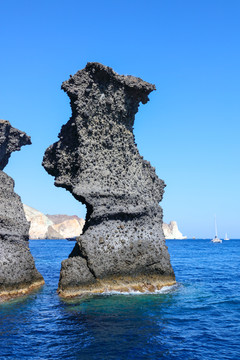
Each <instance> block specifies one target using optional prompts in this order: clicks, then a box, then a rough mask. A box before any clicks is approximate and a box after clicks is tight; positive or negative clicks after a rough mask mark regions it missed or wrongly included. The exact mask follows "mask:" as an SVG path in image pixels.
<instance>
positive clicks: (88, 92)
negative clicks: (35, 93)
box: [43, 63, 175, 296]
mask: <svg viewBox="0 0 240 360" xmlns="http://www.w3.org/2000/svg"><path fill="white" fill-rule="evenodd" d="M62 89H63V90H64V91H65V92H66V93H67V94H68V96H69V98H70V102H71V107H72V117H71V118H70V120H69V121H68V123H67V124H66V125H64V126H63V127H62V129H61V132H60V134H59V141H58V142H56V143H55V144H53V145H51V146H50V147H49V148H48V149H47V150H46V152H45V156H44V159H43V166H44V168H45V169H46V171H47V172H48V173H49V174H50V175H52V176H54V177H55V185H56V186H60V187H63V188H65V189H67V190H68V191H70V192H71V193H72V195H73V196H74V197H75V198H76V199H77V200H78V201H81V202H82V203H83V204H85V205H86V207H87V216H86V223H85V226H84V229H83V234H82V235H81V236H80V237H79V239H78V242H77V244H76V246H75V248H74V249H73V251H72V253H71V254H70V257H69V259H67V260H65V261H63V262H62V269H61V274H60V281H59V293H60V294H61V295H62V296H74V295H78V294H83V293H89V292H104V291H107V290H120V291H126V290H132V289H135V290H140V291H148V290H151V291H154V290H155V289H159V288H161V287H162V286H163V285H170V284H173V283H175V277H174V272H173V269H172V267H171V264H170V259H169V254H168V250H167V247H166V246H165V239H164V235H163V231H162V209H161V207H160V206H159V202H160V201H161V200H162V196H163V192H164V186H165V184H164V182H163V181H162V180H160V179H159V178H158V177H157V175H156V172H155V169H154V168H153V167H152V166H151V165H150V163H149V162H148V161H146V160H144V159H143V157H142V156H140V154H139V152H138V149H137V146H136V144H135V141H134V135H133V124H134V119H135V114H136V113H137V111H138V107H139V103H140V102H142V103H143V104H145V103H147V102H148V100H149V99H148V95H149V93H150V92H151V91H153V90H155V86H154V85H152V84H149V83H147V82H145V81H143V80H141V79H140V78H135V77H133V76H123V75H118V74H117V73H115V72H114V71H113V70H112V69H111V68H109V67H106V66H103V65H101V64H99V63H88V64H87V66H86V68H85V69H83V70H81V71H78V72H77V73H76V74H75V75H74V76H71V77H70V79H69V80H68V81H65V82H64V83H63V84H62Z"/></svg>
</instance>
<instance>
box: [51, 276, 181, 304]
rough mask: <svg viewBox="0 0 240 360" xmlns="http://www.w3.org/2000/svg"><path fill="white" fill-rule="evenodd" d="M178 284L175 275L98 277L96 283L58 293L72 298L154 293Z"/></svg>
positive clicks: (59, 290) (61, 290)
mask: <svg viewBox="0 0 240 360" xmlns="http://www.w3.org/2000/svg"><path fill="white" fill-rule="evenodd" d="M174 284H176V280H175V277H174V276H164V275H162V276H157V275H152V276H145V275H137V276H135V277H130V276H126V277H122V276H120V277H112V278H108V279H96V282H95V283H94V284H88V285H87V284H86V285H82V286H78V287H69V288H64V290H63V289H61V288H59V289H58V294H59V295H60V296H61V297H63V298H72V297H75V296H84V295H92V294H102V293H108V292H114V291H116V292H119V293H126V292H129V293H131V292H134V291H136V292H141V293H149V292H151V293H154V292H156V291H158V290H161V289H162V288H163V287H164V286H172V285H174Z"/></svg>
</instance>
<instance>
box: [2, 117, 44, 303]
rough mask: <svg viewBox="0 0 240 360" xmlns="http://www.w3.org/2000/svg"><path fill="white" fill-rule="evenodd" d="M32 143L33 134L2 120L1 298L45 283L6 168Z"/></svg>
mask: <svg viewBox="0 0 240 360" xmlns="http://www.w3.org/2000/svg"><path fill="white" fill-rule="evenodd" d="M27 144H31V140H30V137H28V136H27V135H26V134H25V133H23V132H21V131H19V130H17V129H14V128H13V127H12V126H11V125H10V123H9V122H8V121H3V120H1V121H0V168H1V170H0V299H3V298H9V297H12V296H16V295H19V294H24V293H26V292H28V291H29V290H31V289H32V288H35V287H37V286H39V285H41V284H43V283H44V281H43V278H42V276H41V274H40V273H39V272H38V271H37V269H36V268H35V264H34V260H33V257H32V255H31V253H30V250H29V247H28V231H29V223H28V222H27V220H26V217H25V214H24V210H23V204H22V202H21V198H20V197H19V196H18V195H17V194H16V193H15V192H14V181H13V179H12V178H11V177H10V176H8V175H7V174H6V173H5V172H3V171H2V169H3V168H4V166H5V165H6V164H7V162H8V159H9V157H10V155H11V152H12V151H16V150H20V147H21V146H23V145H27Z"/></svg>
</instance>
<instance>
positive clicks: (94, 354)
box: [0, 240, 240, 360]
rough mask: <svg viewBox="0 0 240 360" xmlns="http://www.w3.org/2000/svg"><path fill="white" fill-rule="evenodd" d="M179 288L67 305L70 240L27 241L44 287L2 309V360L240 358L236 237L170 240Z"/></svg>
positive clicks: (239, 248)
mask: <svg viewBox="0 0 240 360" xmlns="http://www.w3.org/2000/svg"><path fill="white" fill-rule="evenodd" d="M167 245H168V248H169V252H170V255H171V262H172V265H173V267H174V271H175V274H176V278H177V281H178V285H177V286H174V287H172V288H170V289H167V290H165V291H164V292H163V293H161V294H157V295H149V294H148V295H111V296H110V295H105V296H94V297H92V298H88V299H85V300H79V299H78V300H74V301H70V302H66V301H63V300H61V299H60V298H59V297H58V295H57V294H56V288H57V283H58V277H59V271H60V263H61V260H63V259H64V258H66V257H67V256H68V254H69V253H70V251H71V249H72V247H73V243H72V242H68V241H65V240H47V241H46V240H38V241H30V247H31V251H32V253H33V255H34V257H35V259H36V264H37V267H38V269H39V271H40V272H41V273H42V275H43V276H44V278H45V282H46V285H45V286H44V287H43V288H42V289H41V290H40V291H38V292H35V293H32V294H31V295H29V296H26V297H25V298H21V299H18V300H14V301H11V302H8V303H5V304H1V305H0V343H1V346H0V359H170V360H171V359H179V360H181V359H183V360H200V359H201V360H211V359H216V360H222V359H234V360H239V359H240V341H239V339H240V279H239V265H240V240H230V241H225V242H223V243H222V244H212V243H210V241H208V240H182V241H179V240H168V241H167Z"/></svg>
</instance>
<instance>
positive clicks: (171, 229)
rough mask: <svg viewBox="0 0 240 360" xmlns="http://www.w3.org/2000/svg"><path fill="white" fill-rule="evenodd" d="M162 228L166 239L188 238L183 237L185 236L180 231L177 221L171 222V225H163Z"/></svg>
mask: <svg viewBox="0 0 240 360" xmlns="http://www.w3.org/2000/svg"><path fill="white" fill-rule="evenodd" d="M162 228H163V233H164V236H165V239H178V240H183V239H187V236H183V234H182V233H181V232H180V231H179V229H178V225H177V222H176V221H170V223H169V224H165V223H163V225H162Z"/></svg>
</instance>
